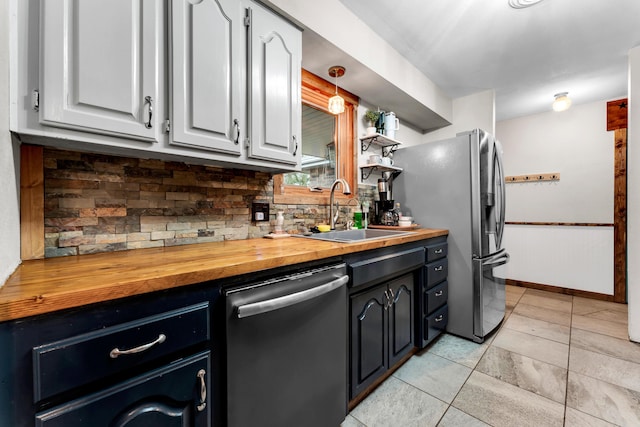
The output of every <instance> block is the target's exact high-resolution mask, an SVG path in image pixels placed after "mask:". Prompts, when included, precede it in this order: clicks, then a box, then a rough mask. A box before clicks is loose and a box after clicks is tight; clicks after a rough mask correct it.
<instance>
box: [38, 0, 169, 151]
mask: <svg viewBox="0 0 640 427" xmlns="http://www.w3.org/2000/svg"><path fill="white" fill-rule="evenodd" d="M40 7H41V10H40V25H41V33H40V72H39V75H40V88H39V94H40V97H39V98H40V99H39V109H40V122H41V123H42V124H44V125H48V126H58V127H63V128H71V129H79V130H87V131H90V132H97V133H105V134H111V135H120V136H125V137H127V138H132V139H138V140H143V141H150V142H157V141H159V138H160V135H161V134H162V131H163V130H162V129H160V128H161V123H162V122H161V117H162V114H157V112H158V110H159V102H160V101H161V100H160V99H159V98H160V96H161V90H162V89H161V87H160V81H159V75H158V74H159V68H160V67H161V64H160V60H159V50H160V48H161V46H162V44H163V40H162V37H161V33H160V32H159V30H160V28H161V25H162V24H161V15H160V14H159V8H160V7H161V4H160V3H159V2H153V1H141V0H137V1H132V0H109V1H91V2H89V1H77V0H76V1H74V0H53V1H52V0H46V1H45V0H43V1H41V2H40Z"/></svg>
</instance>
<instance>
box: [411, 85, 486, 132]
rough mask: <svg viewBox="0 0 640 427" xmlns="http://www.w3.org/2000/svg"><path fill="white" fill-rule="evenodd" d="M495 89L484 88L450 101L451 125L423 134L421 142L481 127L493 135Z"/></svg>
mask: <svg viewBox="0 0 640 427" xmlns="http://www.w3.org/2000/svg"><path fill="white" fill-rule="evenodd" d="M495 98H496V97H495V91H493V90H486V91H483V92H478V93H474V94H471V95H467V96H462V97H460V98H455V99H454V100H453V101H452V104H453V106H452V108H453V116H452V119H451V126H447V127H444V128H442V129H438V130H436V131H433V132H429V133H427V134H425V136H424V137H423V138H422V142H423V143H424V142H431V141H439V140H441V139H447V138H453V137H454V136H456V134H457V133H459V132H466V131H470V130H473V129H476V128H478V129H482V130H484V131H486V132H489V133H491V134H494V135H495V124H496V118H495V117H496V114H495V110H496V109H495Z"/></svg>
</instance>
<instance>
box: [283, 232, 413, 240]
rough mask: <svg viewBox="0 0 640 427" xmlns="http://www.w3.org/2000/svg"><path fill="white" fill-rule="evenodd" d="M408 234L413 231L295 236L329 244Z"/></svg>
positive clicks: (328, 233)
mask: <svg viewBox="0 0 640 427" xmlns="http://www.w3.org/2000/svg"><path fill="white" fill-rule="evenodd" d="M408 234H413V231H396V230H377V229H371V228H367V229H364V230H340V231H328V232H326V233H315V234H311V235H307V236H305V235H302V234H295V235H294V236H296V237H304V238H307V239H315V240H326V241H329V242H339V243H356V242H363V241H367V240H377V239H387V238H390V237H399V236H405V235H408Z"/></svg>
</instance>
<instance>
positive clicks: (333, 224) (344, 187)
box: [329, 178, 351, 230]
mask: <svg viewBox="0 0 640 427" xmlns="http://www.w3.org/2000/svg"><path fill="white" fill-rule="evenodd" d="M338 185H342V194H346V195H349V194H351V188H350V187H349V184H347V181H345V180H344V179H342V178H338V179H336V180H335V181H333V184H331V195H330V196H329V224H330V225H331V229H332V230H335V229H336V218H335V217H334V215H333V207H334V205H335V198H334V197H335V196H334V193H335V191H336V187H337V186H338ZM337 214H338V212H337V209H336V217H337V216H338V215H337Z"/></svg>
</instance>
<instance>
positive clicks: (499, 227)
mask: <svg viewBox="0 0 640 427" xmlns="http://www.w3.org/2000/svg"><path fill="white" fill-rule="evenodd" d="M494 152H495V159H496V166H497V167H495V168H494V173H495V174H496V176H495V178H494V179H495V184H496V197H499V198H500V200H499V201H497V203H498V204H499V205H500V210H499V212H500V216H499V217H498V221H497V224H496V240H497V241H496V249H500V248H501V247H502V236H503V233H504V222H505V209H506V206H505V200H506V197H505V196H506V194H505V183H504V170H503V165H502V155H501V154H500V149H499V147H495V149H494Z"/></svg>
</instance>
